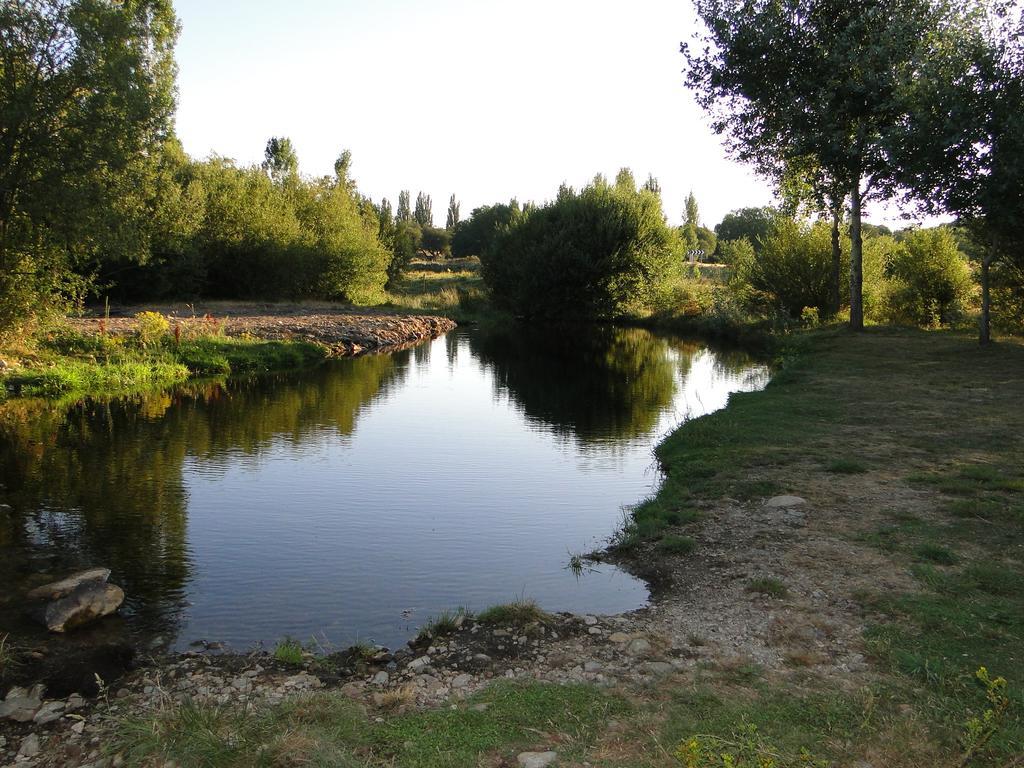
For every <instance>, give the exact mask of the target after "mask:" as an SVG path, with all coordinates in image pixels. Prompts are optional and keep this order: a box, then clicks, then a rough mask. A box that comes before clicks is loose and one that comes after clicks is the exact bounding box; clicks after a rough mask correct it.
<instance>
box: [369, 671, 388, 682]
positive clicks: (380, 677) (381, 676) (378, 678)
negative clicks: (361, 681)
mask: <svg viewBox="0 0 1024 768" xmlns="http://www.w3.org/2000/svg"><path fill="white" fill-rule="evenodd" d="M390 679H391V675H389V674H388V673H387V672H384V671H381V672H378V673H377V674H376V675H374V676H373V679H372V680H371V681H370V682H371V683H373V684H374V685H387V684H388V681H389V680H390Z"/></svg>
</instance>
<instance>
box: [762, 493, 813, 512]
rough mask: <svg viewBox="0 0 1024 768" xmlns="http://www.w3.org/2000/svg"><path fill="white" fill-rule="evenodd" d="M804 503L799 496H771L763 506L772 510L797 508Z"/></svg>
mask: <svg viewBox="0 0 1024 768" xmlns="http://www.w3.org/2000/svg"><path fill="white" fill-rule="evenodd" d="M806 503H807V499H801V498H800V497H799V496H772V497H771V498H770V499H768V501H766V502H765V503H764V505H765V506H766V507H771V508H772V509H782V508H785V507H799V506H800V505H802V504H806Z"/></svg>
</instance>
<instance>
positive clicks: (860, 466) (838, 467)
mask: <svg viewBox="0 0 1024 768" xmlns="http://www.w3.org/2000/svg"><path fill="white" fill-rule="evenodd" d="M825 471H826V472H831V473H832V474H834V475H862V474H864V473H865V472H867V471H868V468H867V466H866V465H865V464H864V463H863V462H861V461H857V460H856V459H833V460H832V461H830V462H829V463H828V464H826V465H825Z"/></svg>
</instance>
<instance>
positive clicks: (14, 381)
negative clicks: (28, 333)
mask: <svg viewBox="0 0 1024 768" xmlns="http://www.w3.org/2000/svg"><path fill="white" fill-rule="evenodd" d="M13 352H14V353H15V354H16V356H17V357H18V358H19V359H20V360H21V361H22V363H21V365H20V366H19V367H17V368H9V369H7V370H5V371H4V372H3V376H2V379H0V381H2V384H3V386H4V389H5V390H6V391H8V392H9V393H12V394H15V395H26V396H44V397H61V396H69V395H84V394H116V393H122V392H132V391H138V390H144V389H152V388H154V387H164V386H168V385H171V384H175V383H178V382H182V381H186V380H187V379H190V378H198V377H214V376H227V375H230V374H244V373H257V372H261V371H277V370H287V369H292V368H299V367H303V366H307V365H312V364H315V363H317V362H319V361H321V360H323V359H324V357H325V351H324V350H323V349H322V348H321V347H319V346H316V345H313V344H307V343H304V342H282V341H259V340H254V339H245V338H234V337H227V336H222V335H218V334H215V333H196V332H189V333H188V334H185V335H182V334H179V336H178V337H177V338H176V337H175V336H174V335H173V334H172V333H170V331H169V330H167V329H163V328H157V329H156V330H151V331H149V332H147V333H136V334H133V335H129V336H111V335H99V334H83V333H77V332H75V331H72V330H69V329H65V328H58V329H55V330H52V331H49V332H47V333H43V334H40V335H39V336H38V337H37V338H34V339H31V340H29V341H28V342H27V343H23V344H22V345H21V346H20V347H19V348H18V349H16V350H13Z"/></svg>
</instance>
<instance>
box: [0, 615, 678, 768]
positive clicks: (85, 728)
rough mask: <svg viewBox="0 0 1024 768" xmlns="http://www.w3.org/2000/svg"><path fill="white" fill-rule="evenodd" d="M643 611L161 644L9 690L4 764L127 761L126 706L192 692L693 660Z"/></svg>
mask: <svg viewBox="0 0 1024 768" xmlns="http://www.w3.org/2000/svg"><path fill="white" fill-rule="evenodd" d="M641 614H642V612H640V613H637V614H630V615H627V616H614V617H603V616H602V617H597V616H576V615H572V614H557V615H547V616H545V617H543V618H541V619H539V620H537V621H532V622H530V623H527V624H509V625H493V624H487V623H484V622H481V621H477V620H476V619H473V618H471V617H461V616H460V617H457V618H456V619H455V620H454V626H453V628H452V629H451V631H448V632H443V633H440V634H437V635H434V636H432V635H429V634H422V633H421V635H419V636H418V637H417V638H416V639H414V640H411V641H409V643H408V646H407V647H405V648H401V649H398V650H395V651H391V650H389V649H386V648H382V647H374V648H360V647H354V648H350V649H348V650H346V651H342V652H340V653H335V654H330V655H326V656H316V655H313V654H311V653H307V654H304V658H303V661H302V663H301V664H287V663H283V662H281V661H279V660H277V659H275V658H274V657H273V655H271V654H269V653H266V652H254V653H251V654H218V653H216V652H208V651H190V652H187V653H183V654H155V655H151V656H149V657H147V658H145V659H143V660H141V662H140V664H139V666H138V668H137V669H135V670H134V671H132V672H130V673H129V674H127V675H126V676H125V677H124V678H122V679H121V680H118V681H116V682H115V683H113V684H112V685H110V686H109V687H106V686H103V687H101V688H100V691H99V695H98V696H96V697H95V698H91V699H87V698H83V697H82V696H81V695H80V694H78V693H73V694H71V695H70V696H68V697H66V698H60V699H50V698H48V697H47V696H46V691H45V689H44V688H43V686H41V685H37V686H35V687H34V688H32V689H29V690H26V689H22V688H16V689H12V690H11V691H9V692H8V693H7V697H6V700H5V701H4V702H2V703H0V765H3V766H7V765H11V766H20V767H21V768H42V767H44V766H46V767H47V768H49V767H50V766H68V768H109V767H111V766H118V765H120V764H121V760H120V759H119V757H118V755H117V754H115V753H111V752H110V750H109V744H110V739H111V736H112V735H113V733H114V732H116V729H117V723H118V721H119V719H120V718H123V717H126V716H146V715H147V714H148V715H154V714H157V713H159V712H160V711H161V710H162V709H164V708H166V707H173V706H176V705H179V704H182V703H184V702H192V703H195V704H209V705H227V704H238V703H240V702H244V703H245V705H246V706H247V707H262V706H273V705H275V704H279V703H281V702H282V701H284V700H285V699H287V698H289V697H292V696H297V695H308V694H311V693H314V692H335V693H337V694H339V695H343V696H346V697H348V698H350V699H353V700H356V701H358V702H361V703H362V704H363V705H364V706H365V707H366V709H367V711H368V713H369V714H371V715H372V714H373V713H374V712H379V713H381V714H385V713H391V714H393V713H396V712H401V711H405V710H408V709H412V708H414V707H431V706H438V705H441V704H443V703H446V702H456V703H457V702H461V701H463V700H465V699H467V698H469V697H471V696H472V695H473V694H474V693H476V692H478V691H479V690H481V689H482V688H484V687H486V686H487V685H488V684H490V683H491V682H492V681H494V680H496V679H511V680H532V681H535V680H543V681H549V682H555V683H573V682H575V683H580V682H590V683H594V684H597V685H601V686H616V685H620V684H622V683H636V682H644V681H653V680H655V679H657V678H661V677H664V676H666V675H670V674H672V673H674V672H676V671H679V670H682V669H685V668H686V667H687V666H689V665H691V664H692V663H693V661H692V659H689V660H688V659H686V658H685V657H684V655H683V654H681V653H680V652H679V651H678V649H676V650H673V649H669V648H666V647H665V646H664V645H663V644H662V643H660V642H659V641H658V640H657V639H656V638H655V637H653V636H652V635H651V634H650V632H649V629H650V628H649V627H648V626H647V624H646V623H645V622H644V620H643V619H642V616H641ZM473 706H477V707H484V706H486V705H484V704H477V705H473Z"/></svg>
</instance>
